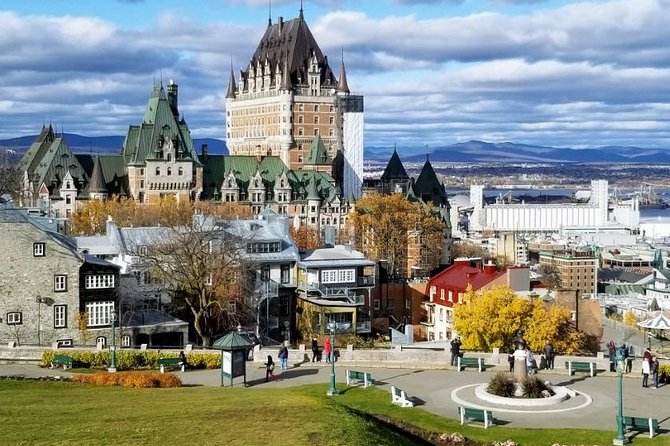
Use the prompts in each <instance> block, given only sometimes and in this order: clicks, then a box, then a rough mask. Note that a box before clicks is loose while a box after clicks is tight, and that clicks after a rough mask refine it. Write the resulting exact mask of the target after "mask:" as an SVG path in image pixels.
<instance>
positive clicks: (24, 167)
mask: <svg viewBox="0 0 670 446" xmlns="http://www.w3.org/2000/svg"><path fill="white" fill-rule="evenodd" d="M55 139H56V135H55V134H54V130H53V127H51V125H49V127H46V126H42V130H41V131H40V134H39V135H37V138H35V141H34V142H33V143H32V144H31V145H30V147H29V148H28V150H27V151H26V153H25V154H24V155H23V157H22V158H21V161H19V167H18V168H19V171H20V172H25V171H28V172H30V173H31V174H32V173H33V172H34V171H35V169H36V168H37V165H38V164H39V162H40V160H41V159H42V158H43V157H44V154H45V153H46V151H47V150H48V149H49V147H50V146H51V143H53V141H54V140H55Z"/></svg>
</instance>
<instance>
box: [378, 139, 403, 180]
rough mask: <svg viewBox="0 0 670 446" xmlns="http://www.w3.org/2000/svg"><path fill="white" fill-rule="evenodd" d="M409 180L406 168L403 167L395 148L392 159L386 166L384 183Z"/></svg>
mask: <svg viewBox="0 0 670 446" xmlns="http://www.w3.org/2000/svg"><path fill="white" fill-rule="evenodd" d="M407 179H409V175H407V171H406V170H405V166H403V165H402V161H400V157H399V156H398V152H397V151H396V148H395V147H393V155H391V159H390V160H389V162H388V164H387V165H386V169H384V173H383V174H382V181H390V180H407Z"/></svg>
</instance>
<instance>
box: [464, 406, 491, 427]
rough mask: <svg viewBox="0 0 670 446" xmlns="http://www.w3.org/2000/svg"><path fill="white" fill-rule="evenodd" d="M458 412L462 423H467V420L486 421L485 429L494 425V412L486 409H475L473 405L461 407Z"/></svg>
mask: <svg viewBox="0 0 670 446" xmlns="http://www.w3.org/2000/svg"><path fill="white" fill-rule="evenodd" d="M458 414H459V415H460V417H461V424H465V421H466V420H471V421H481V422H482V423H484V429H486V428H487V427H489V426H493V421H494V418H493V412H491V411H490V410H484V409H475V408H473V407H462V406H461V407H459V408H458Z"/></svg>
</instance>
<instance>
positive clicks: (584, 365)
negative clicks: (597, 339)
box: [565, 361, 596, 377]
mask: <svg viewBox="0 0 670 446" xmlns="http://www.w3.org/2000/svg"><path fill="white" fill-rule="evenodd" d="M565 368H566V369H568V375H572V372H589V373H590V374H591V377H593V376H594V375H595V374H596V363H595V362H590V361H565Z"/></svg>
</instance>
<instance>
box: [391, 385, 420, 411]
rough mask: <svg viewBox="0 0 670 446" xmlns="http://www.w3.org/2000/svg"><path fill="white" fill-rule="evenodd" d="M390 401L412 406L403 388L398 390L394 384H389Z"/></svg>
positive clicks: (403, 405)
mask: <svg viewBox="0 0 670 446" xmlns="http://www.w3.org/2000/svg"><path fill="white" fill-rule="evenodd" d="M391 398H392V400H391V402H392V403H394V404H399V405H400V406H401V407H414V403H413V402H412V401H411V400H410V399H409V398H407V394H406V393H405V391H404V390H400V389H398V388H397V387H395V386H391Z"/></svg>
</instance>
